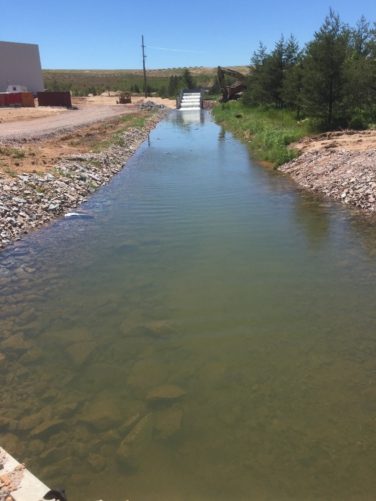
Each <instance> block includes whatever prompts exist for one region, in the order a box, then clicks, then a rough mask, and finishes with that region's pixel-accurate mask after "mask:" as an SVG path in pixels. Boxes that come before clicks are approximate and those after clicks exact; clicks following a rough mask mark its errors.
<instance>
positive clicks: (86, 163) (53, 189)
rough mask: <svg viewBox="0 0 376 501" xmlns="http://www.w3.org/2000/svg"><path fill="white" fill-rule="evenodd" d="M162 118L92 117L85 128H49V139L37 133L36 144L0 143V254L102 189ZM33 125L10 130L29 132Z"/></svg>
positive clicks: (137, 114) (141, 114) (152, 114)
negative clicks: (24, 128) (51, 131)
mask: <svg viewBox="0 0 376 501" xmlns="http://www.w3.org/2000/svg"><path fill="white" fill-rule="evenodd" d="M103 108H105V106H103ZM90 110H91V111H94V110H95V108H93V107H90ZM73 113H75V112H73ZM76 113H77V111H76ZM165 113H166V109H162V108H160V107H159V105H155V106H148V107H147V109H140V108H139V107H137V108H133V109H132V110H129V112H127V113H122V114H121V115H120V116H115V117H114V116H113V115H111V116H110V117H107V118H105V119H104V118H103V115H101V114H99V115H98V114H95V113H94V114H93V115H91V116H92V117H95V116H96V117H97V119H96V120H95V121H92V120H90V122H89V123H90V125H86V126H84V127H82V126H81V127H79V126H78V125H77V124H75V125H74V127H73V128H72V124H70V127H69V128H68V132H67V131H66V127H65V126H62V127H56V126H55V129H54V131H53V134H52V136H51V135H50V133H48V134H47V135H45V134H44V132H43V133H42V134H41V136H40V138H39V139H29V140H25V138H24V136H23V135H22V134H20V135H19V136H18V139H16V138H15V137H12V139H11V140H8V141H5V140H4V139H2V140H1V138H0V249H1V248H4V247H5V246H7V245H9V244H10V243H12V242H13V241H14V240H17V239H19V238H21V236H22V235H23V234H25V233H28V232H30V231H31V230H33V229H34V228H38V227H40V226H42V225H43V224H45V223H47V222H48V221H51V220H52V219H54V218H56V217H58V216H60V215H61V214H64V213H65V212H66V211H68V210H69V209H72V208H74V207H77V205H79V204H80V203H81V202H83V201H84V200H85V197H87V196H88V195H89V194H90V193H93V192H94V191H95V190H96V189H98V188H99V187H100V186H102V185H103V184H105V183H107V182H108V181H109V180H110V179H111V177H112V176H113V175H114V174H116V173H117V172H118V171H119V170H120V169H121V168H122V166H123V165H124V163H125V162H126V161H127V159H128V158H129V157H130V156H131V155H132V154H133V153H134V152H135V151H136V149H137V148H138V146H139V145H140V144H141V143H142V142H143V141H144V140H145V139H146V138H147V136H148V133H149V131H150V130H151V129H152V128H153V127H154V126H155V125H156V124H157V123H158V122H159V120H160V119H161V118H162V116H164V114H165ZM63 115H64V116H68V115H69V112H67V113H64V112H63V113H62V114H61V115H60V116H63ZM98 117H99V118H98ZM54 120H55V119H54V118H53V119H52V121H54ZM98 120H100V121H98ZM38 121H39V119H35V120H30V121H24V122H14V124H17V126H19V125H20V124H22V123H24V124H28V125H29V129H31V130H33V131H34V130H35V128H34V127H35V123H36V122H38ZM0 125H1V124H0ZM3 125H5V124H3ZM55 125H56V121H55ZM40 130H41V129H39V131H40Z"/></svg>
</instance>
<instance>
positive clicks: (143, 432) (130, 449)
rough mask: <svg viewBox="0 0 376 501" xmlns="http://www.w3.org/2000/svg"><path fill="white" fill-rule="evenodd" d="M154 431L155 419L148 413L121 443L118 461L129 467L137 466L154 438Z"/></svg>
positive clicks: (118, 450)
mask: <svg viewBox="0 0 376 501" xmlns="http://www.w3.org/2000/svg"><path fill="white" fill-rule="evenodd" d="M152 432H153V421H152V419H151V416H150V415H146V416H144V417H143V418H142V419H141V420H140V421H139V422H138V423H137V424H136V425H135V426H134V427H133V428H132V430H131V431H130V432H129V433H128V435H127V436H126V437H125V438H124V440H123V441H122V442H121V444H120V445H119V447H118V449H117V452H116V455H117V459H118V461H119V462H120V463H121V464H122V465H123V466H125V467H127V468H132V469H133V468H137V466H138V465H139V463H140V461H141V458H142V455H143V453H144V452H145V450H146V449H147V447H148V445H149V443H150V441H151V439H152Z"/></svg>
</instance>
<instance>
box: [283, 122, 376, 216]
mask: <svg viewBox="0 0 376 501" xmlns="http://www.w3.org/2000/svg"><path fill="white" fill-rule="evenodd" d="M293 147H294V148H296V149H297V150H298V151H299V152H300V156H299V157H298V158H297V159H295V160H293V161H291V162H289V163H287V164H285V165H282V166H281V167H280V169H279V170H280V171H282V172H284V173H287V174H289V175H290V176H292V178H293V179H294V180H295V181H296V182H297V183H298V184H299V185H300V186H302V187H304V188H306V189H308V190H310V191H313V192H316V193H322V194H324V195H325V196H328V197H330V198H332V199H335V200H339V201H340V202H342V203H344V204H346V205H349V206H353V207H356V208H359V209H362V210H363V211H365V212H367V213H371V214H376V131H375V130H372V131H363V132H355V131H345V132H329V133H327V134H322V135H320V136H316V137H312V138H305V139H303V140H302V141H300V142H298V143H297V144H295V145H293Z"/></svg>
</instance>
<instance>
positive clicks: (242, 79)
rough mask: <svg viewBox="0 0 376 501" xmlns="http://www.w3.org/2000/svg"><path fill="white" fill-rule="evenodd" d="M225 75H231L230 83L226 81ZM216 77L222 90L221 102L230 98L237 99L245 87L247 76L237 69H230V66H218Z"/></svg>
mask: <svg viewBox="0 0 376 501" xmlns="http://www.w3.org/2000/svg"><path fill="white" fill-rule="evenodd" d="M226 75H227V76H229V77H231V79H232V80H233V82H232V83H230V84H229V83H227V82H226V78H225V77H226ZM217 78H218V82H219V86H220V88H221V91H222V98H221V99H220V101H221V103H226V102H227V101H230V100H231V99H239V97H240V96H241V95H242V93H243V91H245V90H246V89H247V77H246V75H243V73H240V72H239V71H235V70H231V69H230V68H222V67H221V66H218V69H217Z"/></svg>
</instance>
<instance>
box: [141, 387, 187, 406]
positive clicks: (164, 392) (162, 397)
mask: <svg viewBox="0 0 376 501" xmlns="http://www.w3.org/2000/svg"><path fill="white" fill-rule="evenodd" d="M186 393H187V392H186V391H185V390H183V389H182V388H180V386H176V385H174V384H165V385H162V386H157V387H156V388H153V389H152V390H150V391H149V393H148V394H147V395H146V400H147V401H148V402H151V403H153V402H173V401H175V400H178V399H180V398H182V397H184V395H186Z"/></svg>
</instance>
